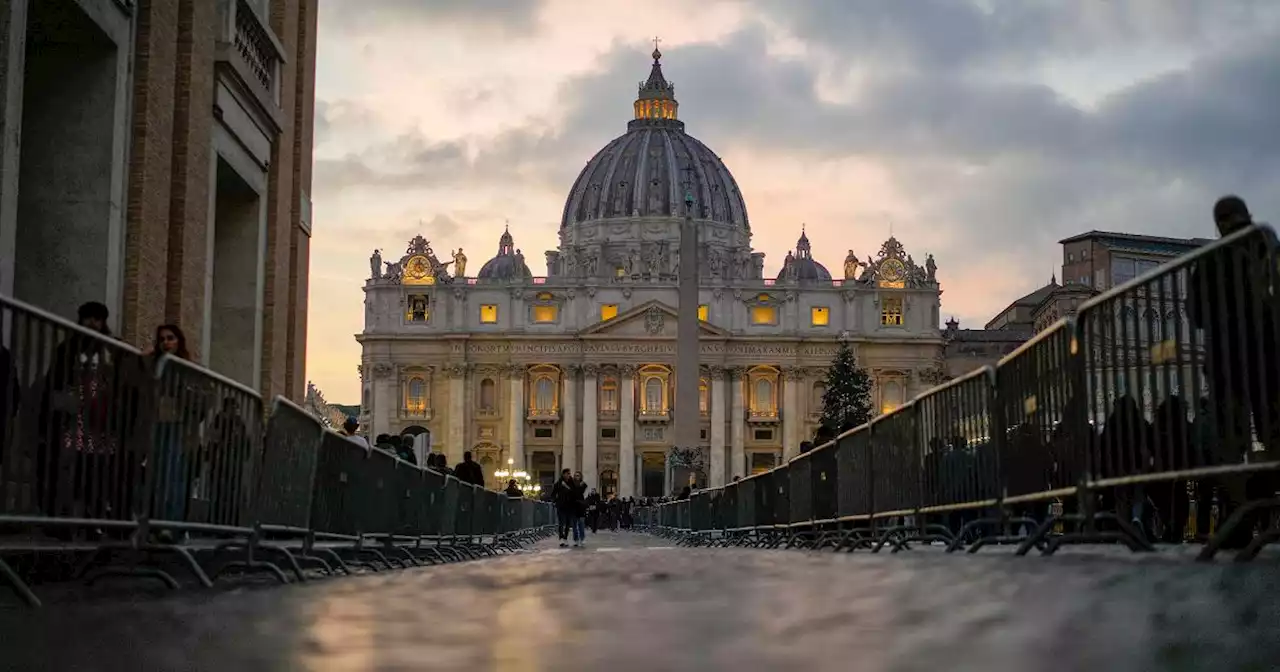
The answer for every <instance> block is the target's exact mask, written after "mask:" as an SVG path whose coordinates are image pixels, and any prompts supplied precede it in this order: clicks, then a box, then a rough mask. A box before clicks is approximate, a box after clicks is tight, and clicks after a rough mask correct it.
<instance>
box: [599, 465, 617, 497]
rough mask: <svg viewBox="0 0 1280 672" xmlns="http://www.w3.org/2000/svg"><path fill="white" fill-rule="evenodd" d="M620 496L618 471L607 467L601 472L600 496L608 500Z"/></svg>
mask: <svg viewBox="0 0 1280 672" xmlns="http://www.w3.org/2000/svg"><path fill="white" fill-rule="evenodd" d="M617 496H618V472H616V471H614V470H612V469H606V470H604V471H602V472H600V498H601V499H604V500H605V501H608V500H609V498H610V497H617Z"/></svg>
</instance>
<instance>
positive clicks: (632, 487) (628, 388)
mask: <svg viewBox="0 0 1280 672" xmlns="http://www.w3.org/2000/svg"><path fill="white" fill-rule="evenodd" d="M618 387H619V388H621V392H622V401H621V403H620V404H619V406H618V425H619V429H618V439H619V443H620V444H621V446H620V449H619V450H618V496H619V497H634V496H635V494H636V476H637V474H636V471H637V469H636V367H634V366H631V365H629V364H628V365H623V366H619V367H618Z"/></svg>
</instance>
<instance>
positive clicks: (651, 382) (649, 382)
mask: <svg viewBox="0 0 1280 672" xmlns="http://www.w3.org/2000/svg"><path fill="white" fill-rule="evenodd" d="M644 410H645V411H648V412H650V413H658V412H661V411H662V379H661V378H658V377H656V376H655V377H653V378H647V379H645V381H644Z"/></svg>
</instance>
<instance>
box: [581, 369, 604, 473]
mask: <svg viewBox="0 0 1280 672" xmlns="http://www.w3.org/2000/svg"><path fill="white" fill-rule="evenodd" d="M599 372H600V369H599V367H597V366H596V365H595V364H587V365H585V366H583V367H582V477H583V478H585V479H587V482H588V483H594V484H595V487H596V488H599V487H600V485H601V484H600V483H598V482H597V481H599V480H600V455H599V448H598V446H597V443H596V442H597V441H599V439H600V429H599V425H598V423H599V420H600V407H599V402H598V401H597V400H596V391H597V389H598V388H599V383H598V380H599V379H598V378H597V376H598V374H599ZM602 494H603V491H602Z"/></svg>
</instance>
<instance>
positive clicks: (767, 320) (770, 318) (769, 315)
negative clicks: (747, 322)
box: [751, 306, 778, 324]
mask: <svg viewBox="0 0 1280 672" xmlns="http://www.w3.org/2000/svg"><path fill="white" fill-rule="evenodd" d="M777 323H778V309H777V308H776V307H774V306H752V307H751V324H777Z"/></svg>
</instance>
